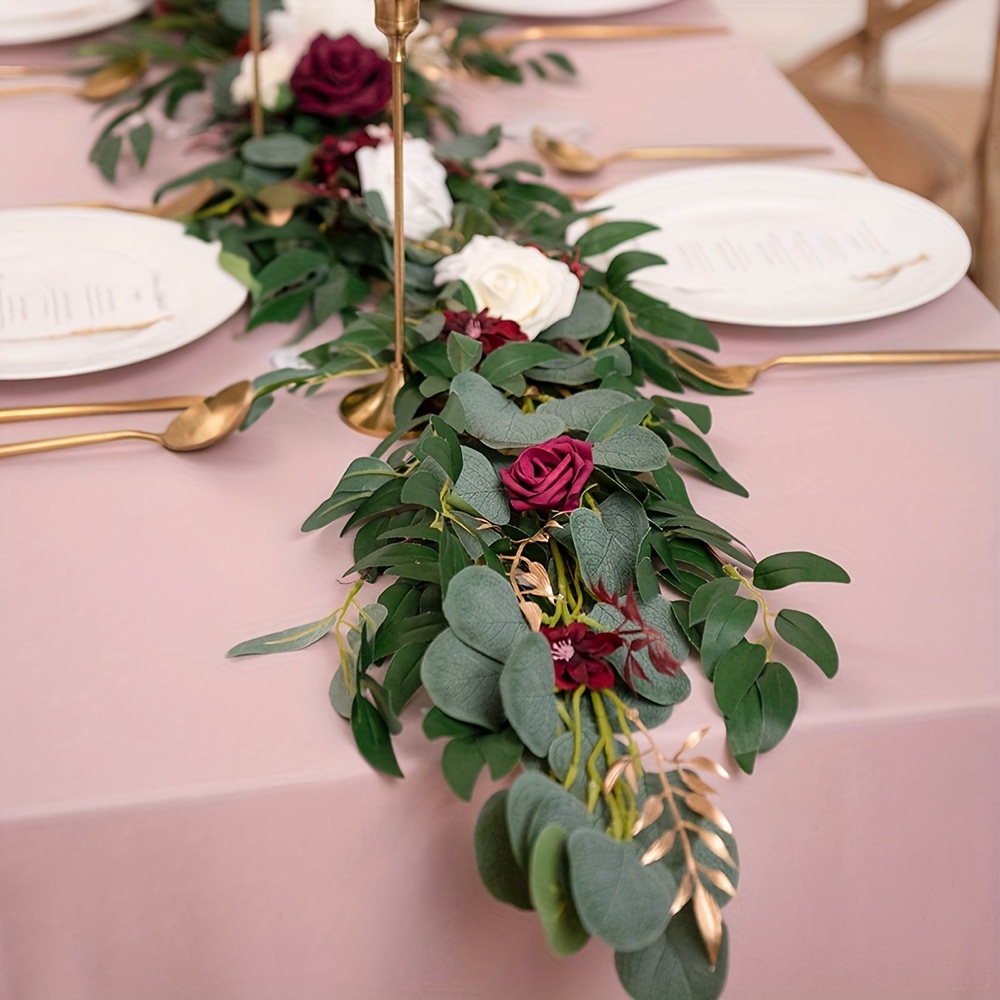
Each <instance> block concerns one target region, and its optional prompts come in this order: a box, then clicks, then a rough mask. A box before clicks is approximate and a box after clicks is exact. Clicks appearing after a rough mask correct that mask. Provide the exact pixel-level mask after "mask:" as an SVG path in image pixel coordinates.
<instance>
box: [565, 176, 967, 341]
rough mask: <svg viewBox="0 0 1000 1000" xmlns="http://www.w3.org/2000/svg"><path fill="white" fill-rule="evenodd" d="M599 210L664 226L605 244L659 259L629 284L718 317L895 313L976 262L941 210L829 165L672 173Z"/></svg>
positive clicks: (754, 319)
mask: <svg viewBox="0 0 1000 1000" xmlns="http://www.w3.org/2000/svg"><path fill="white" fill-rule="evenodd" d="M605 206H608V210H607V211H606V212H602V213H601V216H600V219H604V220H610V219H636V220H642V221H645V222H652V223H654V224H656V225H657V226H659V227H660V229H659V230H658V231H656V232H653V233H649V234H647V235H644V236H641V237H639V238H638V239H637V240H633V241H631V242H630V243H628V244H627V245H623V246H621V247H616V248H615V250H614V251H612V252H613V253H620V252H621V250H622V249H642V250H648V251H650V252H652V253H657V254H660V255H661V256H663V257H665V258H666V260H667V261H668V264H667V265H666V266H657V267H651V268H648V269H646V270H643V271H638V272H636V274H635V278H634V279H633V280H634V283H635V284H636V286H637V287H639V288H640V289H642V290H643V291H645V292H648V293H649V294H652V295H655V296H657V297H658V298H662V299H665V300H666V301H668V302H669V303H670V304H671V305H672V306H673V307H674V308H676V309H680V310H682V311H683V312H686V313H688V314H690V315H691V316H696V317H698V318H699V319H704V320H714V321H716V322H720V323H739V324H744V325H747V326H772V327H773V326H800V327H801V326H829V325H832V324H835V323H853V322H857V321H859V320H867V319H876V318H878V317H880V316H891V315H893V314H894V313H898V312H903V311H904V310H907V309H912V308H914V307H915V306H919V305H923V304H924V303H925V302H930V301H931V300H932V299H935V298H937V297H938V296H939V295H943V294H944V293H945V292H946V291H948V290H949V289H950V288H952V287H953V286H954V285H955V284H957V283H958V282H959V281H960V280H961V278H962V276H963V275H964V274H965V272H966V271H967V270H968V268H969V263H970V260H971V257H972V249H971V247H970V245H969V240H968V237H967V236H966V235H965V232H964V231H963V229H962V227H961V226H959V224H958V223H957V222H956V221H955V220H954V219H953V218H951V216H950V215H948V214H947V213H946V212H944V211H943V210H942V209H940V208H938V207H937V206H936V205H933V204H931V203H930V202H929V201H925V200H924V199H923V198H920V197H918V196H917V195H915V194H911V193H910V192H909V191H904V190H902V189H901V188H897V187H892V186H891V185H888V184H883V183H882V182H881V181H877V180H875V179H873V178H868V177H854V176H851V175H849V174H839V173H836V172H834V171H827V170H815V169H805V168H800V167H776V166H766V165H759V166H742V165H736V166H715V167H699V168H694V169H687V170H676V171H672V172H669V173H663V174H657V175H655V176H652V177H644V178H643V179H641V180H638V181H634V182H632V183H630V184H625V185H622V186H621V187H618V188H615V189H613V190H610V191H607V192H605V193H604V194H602V195H600V196H599V197H598V198H596V199H594V200H593V201H591V202H590V204H589V206H588V207H589V208H599V207H605ZM580 232H582V228H580V227H577V228H576V230H575V231H571V234H570V235H571V237H572V238H573V239H575V238H576V237H577V236H578V235H579V233H580ZM605 262H606V261H605ZM598 263H600V262H598Z"/></svg>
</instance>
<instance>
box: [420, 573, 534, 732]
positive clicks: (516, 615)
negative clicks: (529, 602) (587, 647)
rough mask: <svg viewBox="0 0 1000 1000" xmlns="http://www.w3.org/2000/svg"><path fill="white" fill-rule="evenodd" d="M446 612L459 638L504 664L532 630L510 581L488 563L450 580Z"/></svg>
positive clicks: (445, 602) (446, 598) (445, 604)
mask: <svg viewBox="0 0 1000 1000" xmlns="http://www.w3.org/2000/svg"><path fill="white" fill-rule="evenodd" d="M444 613H445V617H446V618H447V619H448V624H449V625H450V626H451V628H452V631H453V632H454V634H455V636H456V637H457V638H458V639H460V640H461V641H462V642H463V643H467V644H468V645H469V646H471V647H472V648H473V649H475V650H478V651H479V652H480V653H482V654H484V655H485V656H489V657H492V658H493V659H495V660H499V661H500V662H501V663H502V662H503V661H505V660H506V659H507V658H508V657H509V656H510V654H511V651H512V650H513V648H514V645H515V644H516V643H517V640H518V639H519V638H521V636H523V635H525V634H527V633H529V632H530V631H531V630H530V629H529V628H528V624H527V622H525V620H524V616H523V615H522V614H521V609H520V608H519V607H518V603H517V598H516V597H515V596H514V591H513V590H512V589H511V586H510V583H509V582H508V581H507V580H506V578H505V577H503V576H501V575H500V574H499V573H496V572H494V571H493V570H491V569H487V568H486V567H485V566H470V567H469V568H468V569H463V570H462V572H461V573H459V574H458V575H457V576H456V577H455V578H454V579H453V580H452V581H451V586H450V587H449V588H448V594H447V596H446V597H445V599H444ZM435 700H437V699H435ZM445 711H447V709H445ZM450 714H454V713H450ZM470 721H475V720H470Z"/></svg>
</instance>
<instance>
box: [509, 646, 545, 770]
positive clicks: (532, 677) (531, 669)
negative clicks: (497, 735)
mask: <svg viewBox="0 0 1000 1000" xmlns="http://www.w3.org/2000/svg"><path fill="white" fill-rule="evenodd" d="M554 686H555V681H554V671H553V667H552V652H551V649H550V647H549V643H548V640H547V639H546V638H545V636H543V635H542V634H541V633H539V632H530V631H529V632H527V633H525V634H523V635H522V636H521V637H520V638H519V639H518V640H517V642H516V643H515V644H514V648H513V649H512V650H511V652H510V656H509V657H508V658H507V662H506V663H505V664H504V668H503V672H502V673H501V674H500V697H501V699H502V701H503V710H504V714H505V715H506V716H507V719H508V720H509V721H510V724H511V725H512V726H513V727H514V731H515V732H516V733H517V735H518V736H519V737H520V738H521V740H522V741H523V742H524V745H525V746H526V747H527V748H528V749H529V750H530V751H531V752H532V753H533V754H535V755H536V756H537V757H545V756H546V755H547V754H548V752H549V746H550V745H551V744H552V740H553V739H554V737H555V735H556V729H557V728H558V726H559V711H558V708H557V707H556V698H555V694H554V691H553V689H554Z"/></svg>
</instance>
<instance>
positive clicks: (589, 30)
mask: <svg viewBox="0 0 1000 1000" xmlns="http://www.w3.org/2000/svg"><path fill="white" fill-rule="evenodd" d="M728 32H729V29H728V28H726V27H725V26H724V25H721V24H713V25H698V24H564V25H554V24H551V25H550V24H544V25H543V24H537V25H534V26H532V27H530V28H521V29H520V30H518V31H509V32H506V33H504V34H503V35H498V37H496V38H490V39H488V40H487V45H489V46H490V48H497V49H509V48H512V47H513V46H515V45H520V44H521V43H523V42H542V41H548V40H550V39H555V40H559V41H575V40H584V41H625V40H627V39H633V38H639V39H642V38H680V37H683V36H685V35H725V34H727V33H728Z"/></svg>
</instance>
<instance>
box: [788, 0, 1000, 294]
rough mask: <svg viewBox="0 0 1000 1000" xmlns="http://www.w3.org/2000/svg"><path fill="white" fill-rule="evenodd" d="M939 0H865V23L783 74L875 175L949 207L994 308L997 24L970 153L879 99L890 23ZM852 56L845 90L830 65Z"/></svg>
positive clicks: (999, 219) (998, 208)
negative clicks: (855, 69)
mask: <svg viewBox="0 0 1000 1000" xmlns="http://www.w3.org/2000/svg"><path fill="white" fill-rule="evenodd" d="M942 2H943V0H905V2H903V3H901V4H899V5H898V6H896V5H893V4H892V3H891V2H890V0H867V8H866V15H865V23H864V26H863V27H861V28H860V29H858V30H857V31H854V32H852V33H851V34H849V35H847V36H846V37H844V38H842V39H840V40H839V41H837V42H835V43H834V44H833V45H830V46H828V47H827V48H825V49H823V50H822V51H821V52H818V53H816V54H815V55H813V56H811V57H810V58H808V59H807V60H806V61H805V62H803V63H801V64H800V65H799V66H797V67H796V68H795V69H793V70H791V71H790V72H789V73H788V76H789V79H790V80H791V81H792V82H793V83H794V84H795V85H796V86H797V87H798V88H799V90H800V91H801V92H802V93H803V94H804V95H805V97H806V98H807V99H808V100H809V101H810V102H811V103H812V104H813V106H814V107H815V108H816V109H817V110H818V111H819V112H820V114H821V115H823V117H824V118H826V120H827V121H828V122H829V123H830V125H831V126H832V127H833V128H834V129H835V130H836V131H837V132H839V133H840V134H841V135H842V136H843V137H844V139H845V140H846V141H847V142H848V144H849V145H850V146H851V147H852V148H853V149H854V150H855V152H856V153H857V154H858V155H859V156H860V157H861V159H862V160H864V161H865V163H867V164H868V166H869V167H870V168H871V170H872V172H873V173H874V174H875V176H876V177H879V178H880V179H882V180H884V181H887V182H888V183H890V184H896V185H898V186H899V187H903V188H906V189H907V190H910V191H914V192H916V193H917V194H920V195H922V196H923V197H925V198H929V199H930V200H932V201H935V202H937V203H939V204H942V205H943V206H944V207H945V208H947V209H948V210H949V211H951V212H952V214H953V215H955V216H956V217H957V218H958V219H959V221H960V222H961V223H962V224H963V225H964V226H965V227H966V230H967V231H968V232H969V236H970V238H971V239H972V241H973V244H974V247H975V258H974V261H973V267H972V271H971V274H972V277H973V280H974V281H976V283H977V284H978V285H979V286H980V288H982V290H983V291H984V292H985V294H986V295H987V296H988V297H989V298H990V299H991V301H992V302H993V303H994V304H995V305H997V306H1000V75H998V74H1000V24H998V26H997V56H996V58H995V60H994V68H993V79H992V83H991V85H990V89H989V93H988V95H987V96H988V100H987V103H986V113H985V118H984V122H983V127H982V131H981V133H980V140H979V144H978V147H977V151H976V154H975V155H974V156H973V157H971V158H970V157H968V156H967V155H965V154H963V152H962V151H961V150H960V149H959V147H958V146H957V145H956V144H955V142H954V141H952V140H951V139H949V138H947V137H946V136H945V135H943V134H942V133H941V132H940V131H938V130H937V129H935V128H934V127H933V126H932V125H930V124H929V123H928V122H927V121H926V120H924V119H923V118H920V117H917V116H914V115H912V114H908V113H905V112H903V111H901V110H900V109H898V108H894V107H892V106H891V105H890V104H889V103H888V102H887V100H886V93H885V92H886V76H885V65H884V43H885V39H886V36H887V35H888V34H889V33H890V32H891V31H893V30H895V29H896V28H898V27H900V26H901V25H903V24H906V23H907V22H908V21H910V20H912V19H913V18H914V17H916V16H918V15H920V14H922V13H924V12H925V11H927V10H929V9H931V8H932V7H936V6H937V5H938V4H940V3H942ZM852 57H853V58H855V59H857V60H859V61H860V73H859V74H858V77H857V80H856V82H855V84H854V87H853V88H852V89H851V90H848V91H846V92H845V90H844V85H843V76H842V75H841V77H840V79H839V80H837V81H836V83H835V84H831V75H832V74H831V71H833V70H836V69H838V68H840V67H842V65H843V63H844V62H845V61H846V60H848V59H850V58H852Z"/></svg>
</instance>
